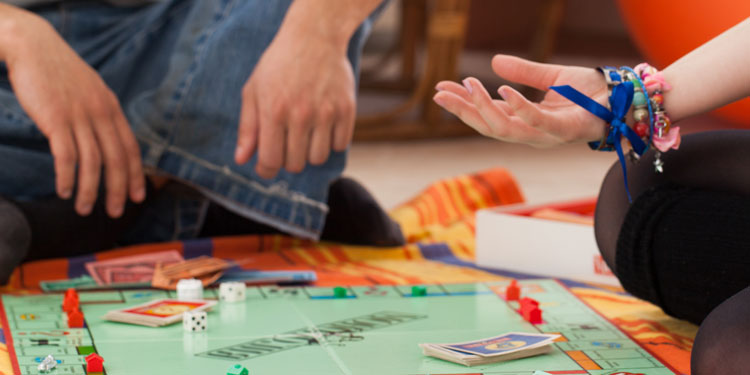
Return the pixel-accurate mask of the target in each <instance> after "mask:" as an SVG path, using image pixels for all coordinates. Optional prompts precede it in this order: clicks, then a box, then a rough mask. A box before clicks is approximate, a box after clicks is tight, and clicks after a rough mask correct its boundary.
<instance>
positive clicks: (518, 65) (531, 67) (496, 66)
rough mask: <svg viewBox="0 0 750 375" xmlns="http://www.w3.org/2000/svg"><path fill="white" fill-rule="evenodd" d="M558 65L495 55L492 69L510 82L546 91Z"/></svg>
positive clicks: (552, 83) (559, 68) (553, 80)
mask: <svg viewBox="0 0 750 375" xmlns="http://www.w3.org/2000/svg"><path fill="white" fill-rule="evenodd" d="M561 68H562V67H561V66H560V65H552V64H541V63H536V62H533V61H529V60H525V59H522V58H520V57H515V56H508V55H495V57H493V58H492V70H494V71H495V73H496V74H497V75H499V76H500V77H502V78H505V79H507V80H509V81H511V82H517V83H520V84H523V85H526V86H531V87H533V88H536V89H539V90H543V91H547V89H549V87H550V86H553V85H554V84H555V81H556V80H557V76H558V74H560V70H561Z"/></svg>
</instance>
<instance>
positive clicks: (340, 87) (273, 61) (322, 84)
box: [235, 34, 355, 178]
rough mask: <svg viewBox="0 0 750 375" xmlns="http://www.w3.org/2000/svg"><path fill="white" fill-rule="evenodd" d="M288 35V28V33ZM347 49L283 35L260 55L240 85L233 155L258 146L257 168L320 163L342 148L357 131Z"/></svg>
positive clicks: (265, 173) (270, 171) (246, 154)
mask: <svg viewBox="0 0 750 375" xmlns="http://www.w3.org/2000/svg"><path fill="white" fill-rule="evenodd" d="M287 35H288V34H287ZM345 52H346V50H345V49H344V50H343V51H342V50H341V48H339V47H338V46H336V45H334V44H332V43H328V42H325V41H321V42H320V43H309V41H308V40H306V39H305V38H304V37H302V36H300V37H296V38H295V37H292V36H291V35H288V37H284V36H281V37H279V38H277V39H275V40H274V42H273V43H272V44H271V45H270V46H269V47H268V49H267V50H266V52H265V53H264V54H263V56H262V57H261V59H260V61H259V62H258V65H257V66H256V67H255V71H254V72H253V74H252V76H251V77H250V79H249V80H248V81H247V83H246V84H245V87H244V88H243V90H242V113H241V115H240V124H239V134H238V139H237V151H236V154H235V161H236V162H237V163H238V164H244V163H246V162H247V161H248V160H249V159H250V157H251V156H252V155H253V153H254V152H255V151H256V150H257V151H258V161H257V164H256V167H255V171H256V172H257V173H258V175H259V176H261V177H263V178H272V177H274V176H275V175H276V174H277V173H278V171H279V169H281V168H282V167H284V168H285V169H286V170H287V171H289V172H301V171H302V170H303V169H304V168H305V165H306V164H307V163H308V162H309V163H310V164H312V165H320V164H323V163H325V161H326V160H328V156H329V154H330V151H331V149H333V150H335V151H343V150H345V149H346V148H347V146H348V145H349V142H350V141H351V138H352V134H353V132H354V116H355V103H354V74H353V72H352V67H351V65H350V63H349V60H348V59H347V58H346V53H345Z"/></svg>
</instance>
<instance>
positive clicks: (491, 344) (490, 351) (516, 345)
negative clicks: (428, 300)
mask: <svg viewBox="0 0 750 375" xmlns="http://www.w3.org/2000/svg"><path fill="white" fill-rule="evenodd" d="M558 337H560V335H550V334H537V333H519V332H511V333H506V334H504V335H500V336H495V337H490V338H486V339H481V340H475V341H468V342H463V343H456V344H441V345H440V346H443V347H445V348H448V349H452V350H457V351H460V352H464V353H469V354H476V355H479V356H482V357H490V356H498V355H504V354H509V353H514V352H518V351H522V350H527V349H534V348H538V347H540V346H544V345H548V344H549V343H551V342H552V341H554V340H555V339H556V338H558Z"/></svg>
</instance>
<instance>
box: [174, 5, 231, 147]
mask: <svg viewBox="0 0 750 375" xmlns="http://www.w3.org/2000/svg"><path fill="white" fill-rule="evenodd" d="M233 4H234V2H233V1H227V0H225V1H224V5H226V6H223V8H224V9H223V11H219V10H217V12H216V14H214V18H213V20H212V21H211V24H210V25H209V26H208V27H206V28H205V30H204V32H203V33H201V34H200V35H199V36H198V37H197V38H196V39H195V44H194V47H195V48H194V51H195V53H194V54H193V59H192V61H191V62H190V65H189V66H188V70H187V72H186V73H185V76H184V77H183V78H182V80H180V81H179V82H178V83H177V89H176V90H175V92H173V93H172V96H171V98H172V103H170V105H169V106H168V107H167V108H166V110H165V111H164V120H165V123H169V126H168V127H169V128H170V132H169V137H168V138H169V139H168V140H167V144H172V142H173V141H174V128H175V126H176V124H177V121H178V118H179V116H180V114H181V113H182V107H183V105H184V103H185V100H186V99H187V93H188V92H189V91H190V89H191V88H192V83H193V80H194V78H195V76H196V74H197V72H198V67H199V66H200V61H202V60H203V59H204V58H205V55H206V48H205V47H206V45H208V40H209V38H210V36H211V35H213V34H214V33H215V32H216V30H218V26H219V24H220V21H221V20H222V19H224V18H226V17H227V16H228V15H229V13H230V11H231V10H232V8H233V7H234V6H233Z"/></svg>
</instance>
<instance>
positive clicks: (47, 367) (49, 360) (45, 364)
mask: <svg viewBox="0 0 750 375" xmlns="http://www.w3.org/2000/svg"><path fill="white" fill-rule="evenodd" d="M55 367H57V360H56V359H55V357H53V356H52V354H49V355H47V357H45V358H44V359H43V360H42V362H41V363H39V366H38V369H39V371H40V372H48V371H52V369H54V368H55Z"/></svg>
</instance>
